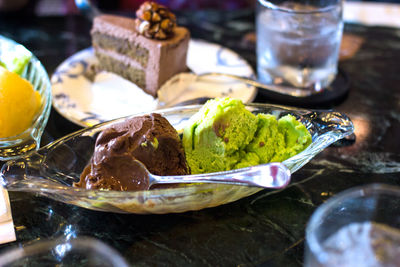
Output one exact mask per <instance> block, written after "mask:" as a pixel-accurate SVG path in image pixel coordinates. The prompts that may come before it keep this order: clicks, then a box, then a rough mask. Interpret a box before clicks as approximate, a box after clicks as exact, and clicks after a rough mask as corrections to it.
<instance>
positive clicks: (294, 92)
mask: <svg viewBox="0 0 400 267" xmlns="http://www.w3.org/2000/svg"><path fill="white" fill-rule="evenodd" d="M212 76H217V77H218V76H223V77H228V78H231V79H234V80H237V81H241V82H244V83H245V84H248V85H251V86H254V87H257V88H260V89H263V90H268V91H273V92H277V93H281V94H287V95H291V96H297V97H304V96H308V94H309V90H302V89H298V88H295V87H290V86H284V85H275V84H265V83H261V82H259V81H257V80H255V79H252V78H248V77H243V76H239V75H234V74H228V73H218V72H207V73H202V74H198V77H199V78H206V77H212Z"/></svg>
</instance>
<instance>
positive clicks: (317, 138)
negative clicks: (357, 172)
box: [0, 104, 353, 214]
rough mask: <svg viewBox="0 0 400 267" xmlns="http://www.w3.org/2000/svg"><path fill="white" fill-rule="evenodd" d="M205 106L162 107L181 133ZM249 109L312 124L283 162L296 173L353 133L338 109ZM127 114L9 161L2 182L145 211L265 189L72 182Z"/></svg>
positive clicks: (197, 205) (86, 203)
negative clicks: (125, 187)
mask: <svg viewBox="0 0 400 267" xmlns="http://www.w3.org/2000/svg"><path fill="white" fill-rule="evenodd" d="M200 107H201V106H200V105H196V106H186V107H176V108H171V109H165V110H158V111H157V112H158V113H160V114H161V115H163V116H165V117H166V118H167V119H168V120H169V122H170V123H171V124H172V125H173V126H174V127H175V128H176V130H177V131H178V133H182V131H183V128H184V127H185V124H186V123H187V121H188V120H189V118H190V117H191V116H192V115H193V114H195V113H196V112H197V111H198V110H199V109H200ZM246 108H247V109H249V110H250V111H252V112H253V113H255V114H257V113H269V114H273V115H276V116H277V117H278V118H279V117H281V116H284V115H286V114H292V115H294V116H296V117H297V119H298V120H300V121H301V122H302V123H303V124H304V125H305V126H306V127H307V128H308V130H309V131H310V133H311V135H312V140H313V141H312V143H311V145H310V146H309V147H308V148H306V149H305V150H304V151H302V152H301V153H299V154H297V155H296V156H294V157H292V158H289V159H287V160H286V161H284V164H285V165H286V166H287V167H288V168H289V169H290V171H291V172H292V173H293V172H295V171H297V170H298V169H299V168H301V167H302V166H303V165H304V164H306V163H307V162H308V161H310V160H311V159H312V158H313V157H314V156H315V155H316V154H318V153H319V152H321V151H322V150H323V149H324V148H326V147H327V146H329V145H330V144H332V143H333V142H335V141H337V140H339V139H341V138H343V137H345V136H347V135H350V134H351V133H352V132H353V124H352V122H351V121H350V119H349V118H348V117H347V116H346V115H344V114H341V113H338V112H330V111H327V112H325V111H309V110H302V109H294V108H288V107H283V106H274V105H268V104H248V105H246ZM137 115H141V114H137ZM124 119H125V118H120V119H116V120H113V121H109V122H106V123H102V124H98V125H96V126H94V127H91V128H86V129H83V130H80V131H78V132H75V133H72V134H70V135H68V136H66V137H64V138H61V139H59V140H57V141H55V142H53V143H51V144H49V145H47V146H45V147H43V148H41V149H40V150H38V151H37V152H35V153H34V154H32V155H30V156H29V157H25V158H21V159H19V160H15V161H9V162H7V163H6V164H5V165H4V166H3V168H2V171H1V174H0V175H1V179H2V182H3V185H4V186H5V187H6V188H7V189H8V190H12V191H29V192H35V193H39V194H41V195H44V196H47V197H50V198H52V199H55V200H57V201H62V202H65V203H69V204H73V205H77V206H80V207H84V208H88V209H93V210H100V211H108V212H118V213H143V214H145V213H158V214H160V213H171V212H185V211H189V210H200V209H203V208H208V207H214V206H218V205H221V204H225V203H229V202H232V201H235V200H238V199H240V198H243V197H246V196H249V195H252V194H254V193H256V192H258V191H260V190H262V189H261V188H255V187H246V186H237V185H224V184H187V185H181V186H178V187H174V188H164V189H154V190H149V191H137V192H129V191H125V192H119V191H104V190H103V191H102V190H86V189H81V188H74V187H72V183H73V182H76V181H78V180H79V175H80V173H81V172H82V170H83V169H84V167H85V166H86V165H87V164H88V162H89V161H90V158H91V156H92V153H93V150H94V145H95V140H96V137H97V135H98V133H100V132H101V131H102V130H104V129H105V128H106V127H108V126H110V125H111V124H113V123H116V122H120V121H123V120H124Z"/></svg>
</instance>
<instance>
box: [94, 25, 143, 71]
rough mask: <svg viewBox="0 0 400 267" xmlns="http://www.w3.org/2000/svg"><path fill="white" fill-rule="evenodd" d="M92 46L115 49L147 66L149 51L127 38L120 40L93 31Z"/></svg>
mask: <svg viewBox="0 0 400 267" xmlns="http://www.w3.org/2000/svg"><path fill="white" fill-rule="evenodd" d="M92 43H93V46H96V47H102V48H103V49H104V50H115V52H117V53H120V54H122V55H126V56H128V57H130V58H132V59H134V60H135V61H137V62H138V63H139V64H140V65H142V66H143V67H144V68H145V67H146V66H147V62H148V59H149V51H148V50H147V49H145V48H144V47H141V46H139V45H133V44H132V43H130V42H129V41H128V40H121V39H118V38H115V37H113V36H109V35H106V34H102V33H99V32H95V33H93V34H92Z"/></svg>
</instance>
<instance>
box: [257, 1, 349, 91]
mask: <svg viewBox="0 0 400 267" xmlns="http://www.w3.org/2000/svg"><path fill="white" fill-rule="evenodd" d="M342 10H343V1H342V0H288V1H282V0H270V1H267V0H258V1H257V6H256V28H257V73H258V78H259V80H260V81H261V82H263V83H269V84H277V85H284V86H286V87H292V89H290V88H285V89H284V90H285V91H283V92H281V93H285V94H288V95H292V96H308V95H312V94H314V93H318V92H321V91H322V90H323V89H324V88H326V87H327V86H329V85H330V83H331V82H332V81H333V80H334V78H335V76H336V74H337V63H338V56H339V49H340V42H341V39H342V32H343V19H342V13H343V12H342Z"/></svg>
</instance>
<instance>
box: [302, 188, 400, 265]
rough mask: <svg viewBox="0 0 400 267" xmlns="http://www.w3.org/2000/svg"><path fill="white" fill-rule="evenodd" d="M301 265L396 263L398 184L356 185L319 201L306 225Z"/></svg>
mask: <svg viewBox="0 0 400 267" xmlns="http://www.w3.org/2000/svg"><path fill="white" fill-rule="evenodd" d="M305 266H307V267H316V266H318V267H322V266H324V267H333V266H335V267H336V266H338V267H339V266H340V267H350V266H351V267H358V266H360V267H361V266H363V267H372V266H374V267H380V266H382V267H395V266H400V188H399V187H395V186H390V185H383V184H371V185H367V186H362V187H356V188H352V189H349V190H347V191H344V192H342V193H340V194H338V195H336V196H334V197H332V198H331V199H329V200H328V201H326V202H325V203H324V204H323V205H321V206H320V207H319V208H318V209H317V210H316V211H315V212H314V214H313V215H312V216H311V219H310V221H309V223H308V225H307V228H306V251H305Z"/></svg>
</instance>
